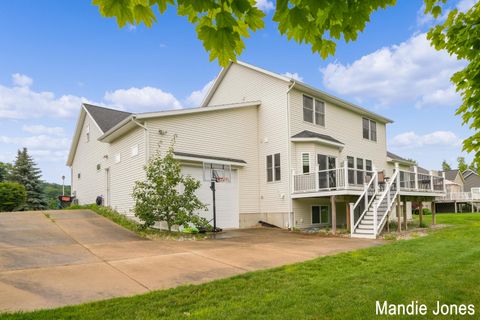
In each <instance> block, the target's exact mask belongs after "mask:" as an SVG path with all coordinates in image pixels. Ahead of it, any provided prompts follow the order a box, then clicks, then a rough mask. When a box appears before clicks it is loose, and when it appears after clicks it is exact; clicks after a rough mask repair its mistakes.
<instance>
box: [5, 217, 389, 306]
mask: <svg viewBox="0 0 480 320" xmlns="http://www.w3.org/2000/svg"><path fill="white" fill-rule="evenodd" d="M381 243H382V242H381V241H372V240H363V239H362V240H360V239H344V238H324V237H318V236H313V235H302V234H293V233H289V232H287V231H284V230H274V229H247V230H236V231H227V232H226V233H224V234H223V235H222V236H220V237H218V238H217V239H211V240H198V241H174V240H156V241H151V240H145V239H142V238H140V237H138V236H137V235H135V234H134V233H132V232H130V231H128V230H125V229H123V228H122V227H119V226H118V225H116V224H115V223H113V222H111V221H110V220H107V219H105V218H103V217H101V216H98V215H97V214H95V213H94V212H91V211H88V210H75V211H44V212H20V213H0V311H7V310H8V311H13V310H34V309H41V308H53V307H59V306H64V305H69V304H79V303H83V302H88V301H94V300H100V299H107V298H112V297H118V296H129V295H135V294H140V293H144V292H148V291H150V290H158V289H165V288H171V287H175V286H178V285H182V284H196V283H202V282H206V281H210V280H214V279H219V278H225V277H229V276H233V275H236V274H240V273H243V272H247V271H252V270H258V269H263V268H270V267H275V266H280V265H283V264H289V263H294V262H300V261H304V260H308V259H312V258H315V257H318V256H324V255H329V254H334V253H337V252H342V251H348V250H354V249H358V248H364V247H368V246H373V245H379V244H381Z"/></svg>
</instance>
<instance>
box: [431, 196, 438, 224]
mask: <svg viewBox="0 0 480 320" xmlns="http://www.w3.org/2000/svg"><path fill="white" fill-rule="evenodd" d="M435 213H437V207H436V204H435V201H432V226H434V225H435V224H436V223H437V221H436V219H435Z"/></svg>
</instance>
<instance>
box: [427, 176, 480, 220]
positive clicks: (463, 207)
mask: <svg viewBox="0 0 480 320" xmlns="http://www.w3.org/2000/svg"><path fill="white" fill-rule="evenodd" d="M444 175H445V179H446V180H445V187H446V194H445V196H444V197H438V198H437V201H436V208H437V211H438V212H455V213H456V212H459V211H460V212H462V211H472V212H473V211H479V210H480V177H479V176H478V174H477V173H475V172H473V171H472V170H470V169H468V170H465V171H464V172H463V173H462V172H460V170H458V169H454V170H447V171H445V172H444Z"/></svg>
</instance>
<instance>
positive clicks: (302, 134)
mask: <svg viewBox="0 0 480 320" xmlns="http://www.w3.org/2000/svg"><path fill="white" fill-rule="evenodd" d="M292 138H319V139H322V140H327V141H330V142H335V143H340V144H343V143H342V142H340V141H338V140H337V139H335V138H332V137H330V136H327V135H326V134H320V133H316V132H312V131H308V130H304V131H302V132H300V133H297V134H296V135H294V136H292Z"/></svg>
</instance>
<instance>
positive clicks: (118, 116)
mask: <svg viewBox="0 0 480 320" xmlns="http://www.w3.org/2000/svg"><path fill="white" fill-rule="evenodd" d="M83 106H84V107H85V109H86V110H87V112H88V114H90V116H91V117H92V118H93V120H94V121H95V122H96V123H97V125H98V127H99V128H100V130H102V133H105V132H107V131H108V130H110V129H111V128H113V127H114V126H115V125H117V124H118V123H120V122H121V121H122V120H124V119H125V118H127V117H128V116H129V115H131V113H130V112H125V111H119V110H114V109H109V108H105V107H99V106H94V105H91V104H86V103H84V104H83Z"/></svg>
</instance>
